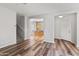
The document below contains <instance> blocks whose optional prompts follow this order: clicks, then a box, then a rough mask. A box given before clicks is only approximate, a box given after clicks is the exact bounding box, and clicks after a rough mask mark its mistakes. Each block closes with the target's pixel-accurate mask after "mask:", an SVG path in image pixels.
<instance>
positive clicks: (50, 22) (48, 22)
mask: <svg viewBox="0 0 79 59" xmlns="http://www.w3.org/2000/svg"><path fill="white" fill-rule="evenodd" d="M42 17H43V18H44V33H45V41H46V42H51V43H53V42H54V15H52V14H48V15H43V16H42Z"/></svg>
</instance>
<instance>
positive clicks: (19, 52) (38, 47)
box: [0, 39, 79, 56]
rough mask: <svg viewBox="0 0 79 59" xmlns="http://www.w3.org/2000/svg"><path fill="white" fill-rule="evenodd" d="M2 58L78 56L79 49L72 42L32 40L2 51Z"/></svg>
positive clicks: (0, 51) (0, 52) (0, 53)
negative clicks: (32, 41)
mask: <svg viewBox="0 0 79 59" xmlns="http://www.w3.org/2000/svg"><path fill="white" fill-rule="evenodd" d="M0 55H1V56H78V55H79V49H78V48H77V47H76V46H75V45H74V44H73V43H71V42H69V41H66V40H62V39H55V43H48V42H42V41H36V42H34V43H33V44H31V42H30V40H26V41H24V42H21V43H18V44H14V45H11V46H7V47H4V48H1V49H0Z"/></svg>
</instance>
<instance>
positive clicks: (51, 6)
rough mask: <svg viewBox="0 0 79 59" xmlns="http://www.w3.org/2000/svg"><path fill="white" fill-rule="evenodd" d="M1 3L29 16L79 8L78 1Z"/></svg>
mask: <svg viewBox="0 0 79 59" xmlns="http://www.w3.org/2000/svg"><path fill="white" fill-rule="evenodd" d="M0 5H1V6H4V7H6V8H9V9H11V10H13V11H16V12H17V13H20V14H24V15H27V16H33V15H41V14H48V13H55V12H60V11H66V10H67V11H68V10H75V9H77V10H79V4H78V3H1V4H0Z"/></svg>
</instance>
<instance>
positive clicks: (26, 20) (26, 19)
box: [25, 16, 28, 40]
mask: <svg viewBox="0 0 79 59" xmlns="http://www.w3.org/2000/svg"><path fill="white" fill-rule="evenodd" d="M27 23H28V17H27V16H25V40H26V39H27V30H28V28H27Z"/></svg>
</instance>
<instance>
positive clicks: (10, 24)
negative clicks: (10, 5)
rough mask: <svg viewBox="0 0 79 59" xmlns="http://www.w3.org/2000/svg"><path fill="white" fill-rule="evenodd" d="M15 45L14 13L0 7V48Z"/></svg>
mask: <svg viewBox="0 0 79 59" xmlns="http://www.w3.org/2000/svg"><path fill="white" fill-rule="evenodd" d="M15 43H16V13H15V12H13V11H11V10H9V9H7V8H3V7H1V6H0V48H2V47H5V46H8V45H11V44H15Z"/></svg>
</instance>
